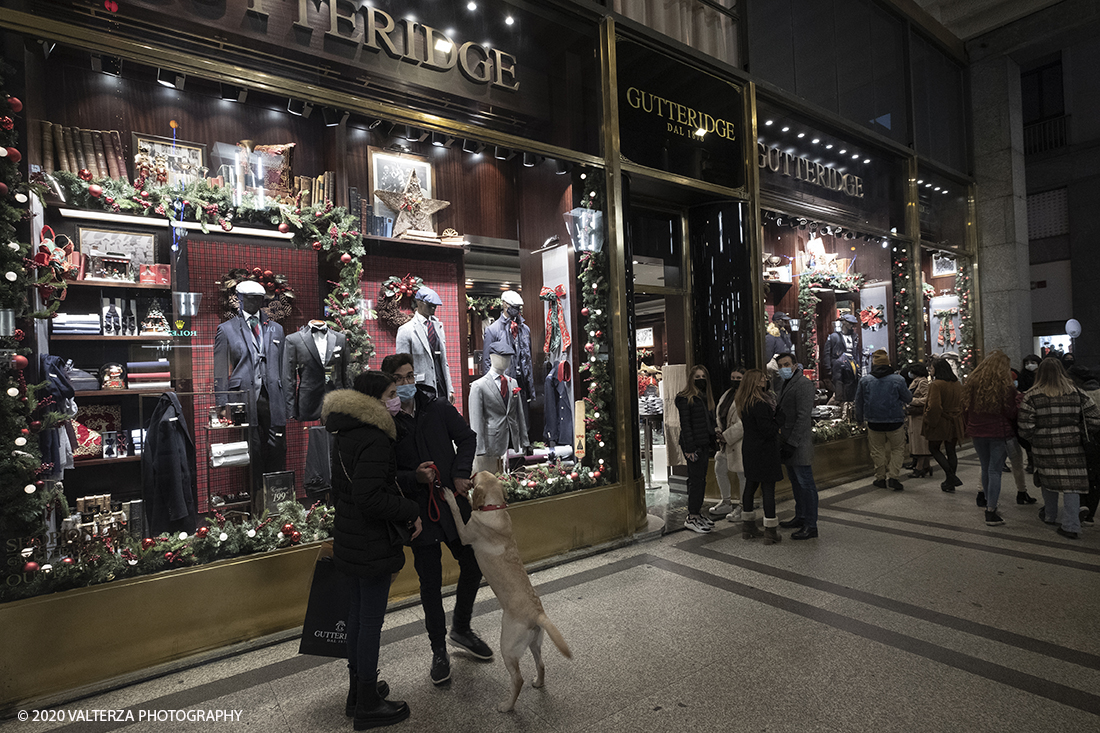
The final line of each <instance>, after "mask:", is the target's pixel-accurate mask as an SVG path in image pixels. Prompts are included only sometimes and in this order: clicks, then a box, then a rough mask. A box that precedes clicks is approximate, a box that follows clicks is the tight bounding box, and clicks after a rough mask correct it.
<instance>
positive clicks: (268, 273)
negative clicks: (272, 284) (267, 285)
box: [264, 270, 275, 278]
mask: <svg viewBox="0 0 1100 733" xmlns="http://www.w3.org/2000/svg"><path fill="white" fill-rule="evenodd" d="M264 277H267V278H271V277H275V273H273V272H272V271H271V270H264Z"/></svg>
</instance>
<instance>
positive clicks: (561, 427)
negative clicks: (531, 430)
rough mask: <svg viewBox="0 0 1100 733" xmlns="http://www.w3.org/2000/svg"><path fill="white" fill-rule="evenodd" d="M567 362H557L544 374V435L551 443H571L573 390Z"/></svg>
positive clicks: (570, 372)
mask: <svg viewBox="0 0 1100 733" xmlns="http://www.w3.org/2000/svg"><path fill="white" fill-rule="evenodd" d="M571 374H572V371H571V369H570V367H569V362H567V361H562V362H559V363H558V364H557V365H556V366H555V367H554V368H553V369H551V370H550V373H549V374H547V375H546V382H545V384H544V387H545V389H544V390H543V393H542V400H543V407H544V409H545V422H544V424H543V433H544V437H545V438H546V439H547V440H548V441H549V442H550V444H551V445H573V391H572V390H571V389H570V381H571Z"/></svg>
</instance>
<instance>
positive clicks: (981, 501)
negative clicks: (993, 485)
mask: <svg viewBox="0 0 1100 733" xmlns="http://www.w3.org/2000/svg"><path fill="white" fill-rule="evenodd" d="M974 501H975V503H977V505H978V506H985V492H984V491H979V492H978V495H977V496H976V497H975V498H974Z"/></svg>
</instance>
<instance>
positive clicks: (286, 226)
mask: <svg viewBox="0 0 1100 733" xmlns="http://www.w3.org/2000/svg"><path fill="white" fill-rule="evenodd" d="M279 231H280V232H281V233H283V234H286V233H287V232H289V231H290V225H289V224H287V223H286V222H285V221H284V222H283V223H281V224H280V225H279Z"/></svg>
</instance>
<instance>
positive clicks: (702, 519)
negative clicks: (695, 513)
mask: <svg viewBox="0 0 1100 733" xmlns="http://www.w3.org/2000/svg"><path fill="white" fill-rule="evenodd" d="M699 521H700V522H702V523H703V524H705V525H707V526H708V527H710V528H711V529H713V528H714V520H713V519H711V518H710V517H707V516H704V515H702V514H700V515H699Z"/></svg>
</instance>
